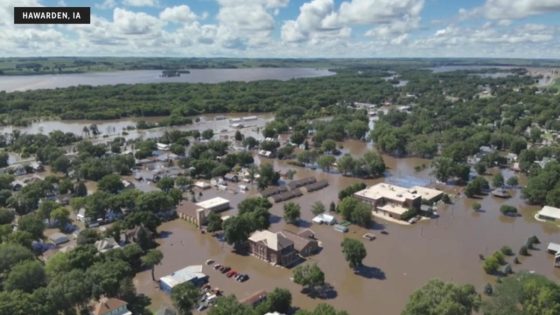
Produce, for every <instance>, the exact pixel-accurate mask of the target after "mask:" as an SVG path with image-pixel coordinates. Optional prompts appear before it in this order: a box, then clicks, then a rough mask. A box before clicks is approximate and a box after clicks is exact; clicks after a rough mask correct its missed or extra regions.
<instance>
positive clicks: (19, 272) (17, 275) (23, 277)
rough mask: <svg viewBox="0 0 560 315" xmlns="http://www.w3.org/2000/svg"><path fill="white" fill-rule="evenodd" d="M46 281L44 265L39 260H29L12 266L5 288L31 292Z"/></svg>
mask: <svg viewBox="0 0 560 315" xmlns="http://www.w3.org/2000/svg"><path fill="white" fill-rule="evenodd" d="M45 283H46V276H45V270H44V269H43V266H42V265H41V264H40V263H39V262H37V261H32V260H28V261H24V262H22V263H20V264H17V265H15V266H14V267H13V268H12V270H11V271H10V273H9V274H8V276H7V277H6V280H5V281H4V289H6V290H22V291H24V292H29V293H30V292H33V290H35V289H37V288H38V287H40V286H43V285H44V284H45Z"/></svg>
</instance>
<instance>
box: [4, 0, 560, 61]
mask: <svg viewBox="0 0 560 315" xmlns="http://www.w3.org/2000/svg"><path fill="white" fill-rule="evenodd" d="M9 2H10V1H9V0H8V1H2V4H0V27H1V31H0V55H1V56H38V55H40V56H48V55H68V56H179V57H191V56H193V57H214V56H224V57H512V58H560V36H559V30H560V0H470V1H468V0H466V1H454V0H188V1H185V0H98V1H84V0H18V1H15V0H14V1H13V2H15V3H17V5H18V6H90V7H91V8H92V23H91V24H90V25H79V26H77V25H56V26H53V25H49V26H44V25H33V26H28V25H13V24H12V22H11V21H13V17H12V14H13V9H12V6H13V4H10V3H9Z"/></svg>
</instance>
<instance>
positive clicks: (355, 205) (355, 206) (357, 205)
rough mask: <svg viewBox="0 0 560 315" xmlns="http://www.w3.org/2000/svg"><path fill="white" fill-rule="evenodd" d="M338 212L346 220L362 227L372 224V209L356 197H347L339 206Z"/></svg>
mask: <svg viewBox="0 0 560 315" xmlns="http://www.w3.org/2000/svg"><path fill="white" fill-rule="evenodd" d="M338 212H339V213H340V214H341V215H342V217H343V218H344V219H345V220H348V221H350V222H352V223H354V224H358V225H361V226H367V225H368V224H369V223H370V222H371V209H370V207H369V206H368V205H367V204H365V203H363V202H361V201H360V200H358V199H356V198H354V197H346V198H344V199H343V200H342V201H341V202H340V203H339V204H338Z"/></svg>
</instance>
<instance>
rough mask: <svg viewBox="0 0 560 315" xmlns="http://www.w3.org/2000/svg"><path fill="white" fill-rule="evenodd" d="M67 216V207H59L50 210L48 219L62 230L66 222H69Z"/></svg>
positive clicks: (68, 213) (68, 212)
mask: <svg viewBox="0 0 560 315" xmlns="http://www.w3.org/2000/svg"><path fill="white" fill-rule="evenodd" d="M69 216H70V211H68V209H66V208H63V207H59V208H56V209H54V210H53V211H52V212H51V215H50V219H51V220H52V221H54V222H56V226H57V227H58V228H59V229H61V230H62V229H64V227H65V226H66V225H67V224H68V223H70V218H69Z"/></svg>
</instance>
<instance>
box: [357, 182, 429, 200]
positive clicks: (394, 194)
mask: <svg viewBox="0 0 560 315" xmlns="http://www.w3.org/2000/svg"><path fill="white" fill-rule="evenodd" d="M354 195H356V196H359V197H363V198H367V199H373V200H377V199H381V198H386V199H390V200H394V201H398V202H405V201H406V200H413V199H416V198H419V197H421V196H420V194H419V193H418V192H417V191H416V190H415V189H408V188H404V187H400V186H396V185H391V184H387V183H379V184H376V185H373V186H370V187H368V188H366V189H364V190H360V191H358V192H356V193H354Z"/></svg>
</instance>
